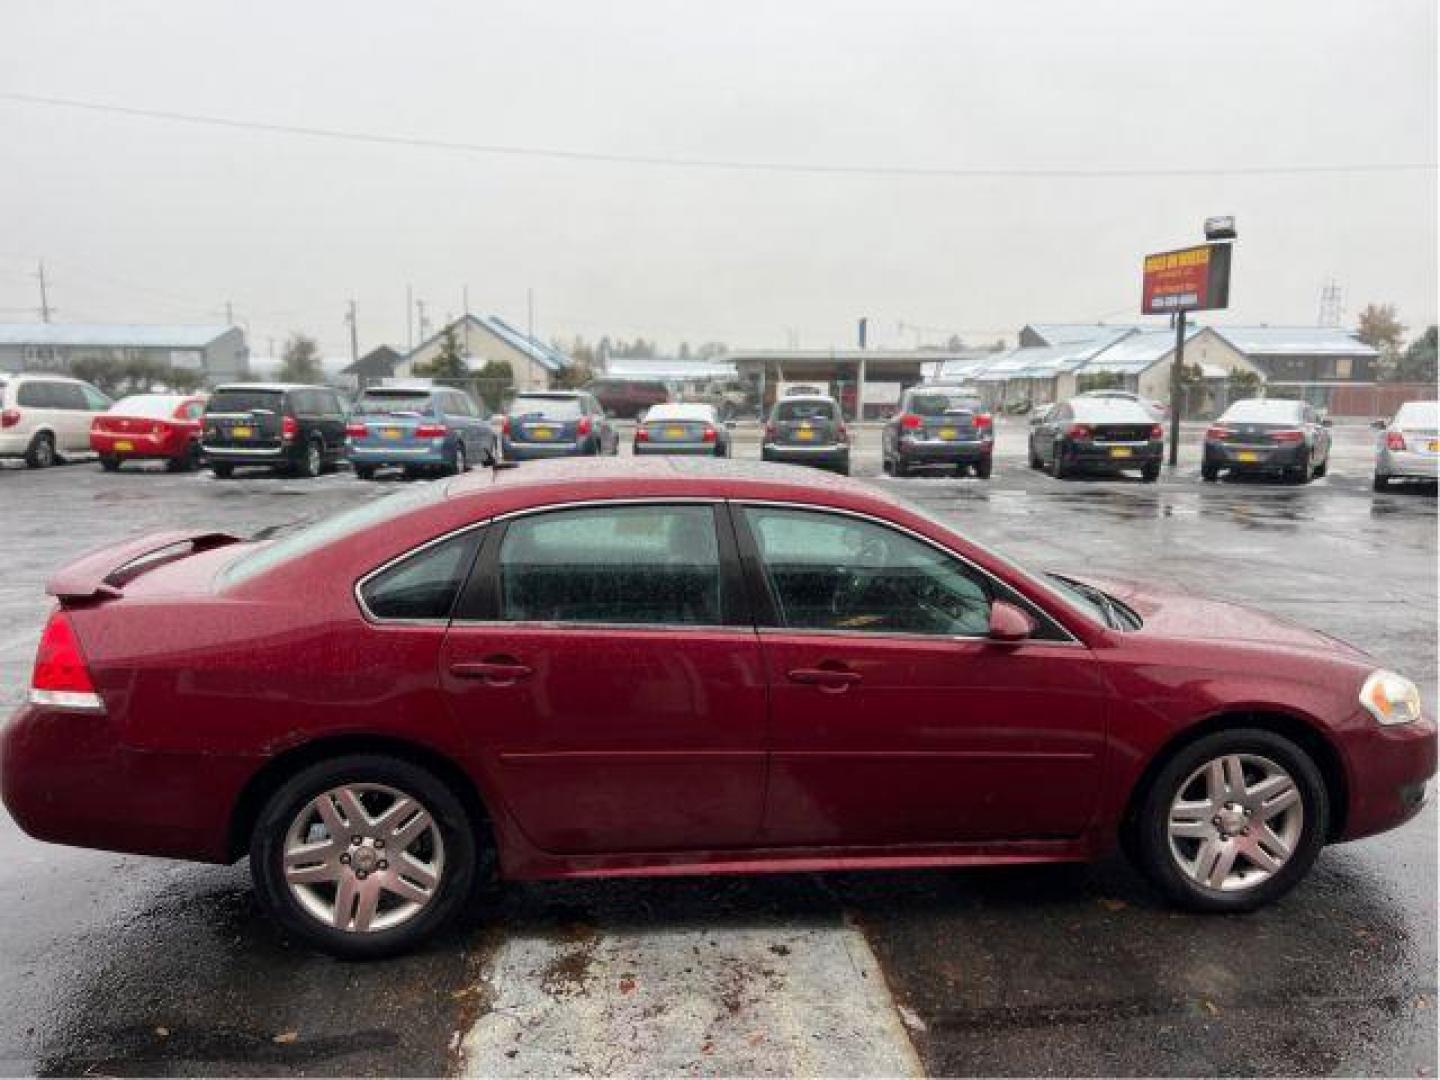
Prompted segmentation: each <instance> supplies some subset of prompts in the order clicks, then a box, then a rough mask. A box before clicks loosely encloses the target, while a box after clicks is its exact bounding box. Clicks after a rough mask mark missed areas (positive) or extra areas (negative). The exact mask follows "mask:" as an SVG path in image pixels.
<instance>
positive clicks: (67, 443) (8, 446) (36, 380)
mask: <svg viewBox="0 0 1440 1080" xmlns="http://www.w3.org/2000/svg"><path fill="white" fill-rule="evenodd" d="M110 405H111V401H110V399H109V398H108V397H106V396H105V395H104V394H102V393H101V392H100V391H99V390H97V389H95V387H93V386H91V385H90V384H89V383H87V382H82V381H81V380H79V379H71V378H67V377H66V376H64V375H3V374H0V458H24V459H25V464H26V465H29V466H30V467H31V468H32V469H43V468H45V467H46V466H49V465H54V464H55V463H56V462H59V461H64V460H66V459H67V458H75V457H78V456H80V455H88V454H89V453H90V422H91V421H92V420H93V419H94V418H95V414H96V413H102V412H104V411H105V410H106V409H108V408H110Z"/></svg>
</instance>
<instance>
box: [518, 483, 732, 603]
mask: <svg viewBox="0 0 1440 1080" xmlns="http://www.w3.org/2000/svg"><path fill="white" fill-rule="evenodd" d="M498 566H499V575H500V612H501V618H502V619H505V620H506V621H511V622H557V623H612V624H628V625H652V626H653V625H665V626H718V625H721V623H722V621H723V620H722V613H721V605H720V595H721V587H720V553H719V546H718V543H717V540H716V534H715V510H714V508H713V507H711V506H708V505H707V506H683V505H682V506H616V507H586V508H583V509H575V510H556V511H550V512H547V513H542V514H534V515H530V516H527V517H522V518H517V519H516V520H514V521H512V522H510V524H509V526H508V527H507V529H506V532H505V539H504V541H503V542H502V543H501V545H500V552H499V557H498Z"/></svg>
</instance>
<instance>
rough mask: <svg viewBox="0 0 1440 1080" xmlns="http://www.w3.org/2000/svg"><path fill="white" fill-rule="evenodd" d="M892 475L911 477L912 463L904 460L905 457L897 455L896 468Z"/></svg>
mask: <svg viewBox="0 0 1440 1080" xmlns="http://www.w3.org/2000/svg"><path fill="white" fill-rule="evenodd" d="M891 475H893V476H909V475H910V463H909V462H908V461H906V460H905V459H904V457H902V456H901V455H899V454H896V455H895V466H894V468H893V469H892V470H891Z"/></svg>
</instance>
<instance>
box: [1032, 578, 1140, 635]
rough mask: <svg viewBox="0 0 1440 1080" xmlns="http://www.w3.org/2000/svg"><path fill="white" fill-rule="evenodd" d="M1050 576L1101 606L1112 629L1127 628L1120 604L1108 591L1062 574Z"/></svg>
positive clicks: (1107, 623)
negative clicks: (1111, 597)
mask: <svg viewBox="0 0 1440 1080" xmlns="http://www.w3.org/2000/svg"><path fill="white" fill-rule="evenodd" d="M1050 577H1051V579H1052V580H1054V581H1058V582H1060V583H1061V584H1062V585H1065V586H1068V587H1069V588H1070V589H1072V590H1074V591H1075V592H1077V593H1079V594H1080V595H1081V596H1083V597H1084V598H1085V599H1086V600H1089V601H1090V602H1091V603H1092V604H1094V605H1095V606H1096V607H1097V608H1099V609H1100V616H1101V618H1103V619H1104V620H1105V625H1106V626H1108V627H1110V629H1112V630H1123V629H1125V626H1124V619H1123V618H1122V616H1121V614H1120V606H1119V605H1118V604H1116V603H1115V601H1114V600H1112V599H1110V597H1109V596H1108V595H1107V594H1106V593H1103V592H1101V591H1100V590H1099V589H1097V588H1095V586H1093V585H1086V584H1085V583H1084V582H1081V581H1076V580H1075V579H1074V578H1068V577H1065V576H1064V575H1062V574H1051V575H1050Z"/></svg>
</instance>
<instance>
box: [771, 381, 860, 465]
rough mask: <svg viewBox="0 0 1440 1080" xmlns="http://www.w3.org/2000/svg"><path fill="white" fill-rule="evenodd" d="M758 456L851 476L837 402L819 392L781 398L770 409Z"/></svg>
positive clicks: (848, 454) (846, 441) (848, 453)
mask: <svg viewBox="0 0 1440 1080" xmlns="http://www.w3.org/2000/svg"><path fill="white" fill-rule="evenodd" d="M760 456H761V457H762V458H764V459H765V460H766V461H780V462H786V463H789V464H791V465H818V466H819V467H820V468H822V469H833V470H835V471H836V472H838V473H842V474H844V475H846V476H849V475H850V435H849V433H848V432H847V431H846V430H845V421H844V419H843V418H842V417H841V415H840V405H839V403H838V402H837V401H836V400H835V399H834V398H831V397H825V396H823V395H820V394H796V395H794V396H793V397H785V398H781V399H780V400H779V401H777V402H776V403H775V407H774V408H773V409H771V410H770V419H769V420H768V421H767V422H766V424H765V439H764V442H762V443H761V445H760Z"/></svg>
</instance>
